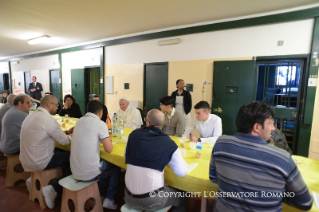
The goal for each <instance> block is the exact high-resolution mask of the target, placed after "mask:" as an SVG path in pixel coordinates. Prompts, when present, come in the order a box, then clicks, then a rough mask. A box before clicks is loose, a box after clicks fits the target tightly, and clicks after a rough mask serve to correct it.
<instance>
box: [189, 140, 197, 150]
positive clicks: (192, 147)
mask: <svg viewBox="0 0 319 212" xmlns="http://www.w3.org/2000/svg"><path fill="white" fill-rule="evenodd" d="M189 148H190V149H196V142H194V141H190V142H189Z"/></svg>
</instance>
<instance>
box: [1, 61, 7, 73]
mask: <svg viewBox="0 0 319 212" xmlns="http://www.w3.org/2000/svg"><path fill="white" fill-rule="evenodd" d="M3 73H9V63H8V62H4V63H0V74H3Z"/></svg>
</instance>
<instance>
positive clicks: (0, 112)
mask: <svg viewBox="0 0 319 212" xmlns="http://www.w3.org/2000/svg"><path fill="white" fill-rule="evenodd" d="M15 96H16V95H14V94H10V95H9V96H7V103H5V104H4V105H3V106H2V107H1V108H0V136H1V130H2V118H3V116H4V114H5V113H6V112H7V111H8V110H9V109H10V108H12V107H13V99H14V97H15Z"/></svg>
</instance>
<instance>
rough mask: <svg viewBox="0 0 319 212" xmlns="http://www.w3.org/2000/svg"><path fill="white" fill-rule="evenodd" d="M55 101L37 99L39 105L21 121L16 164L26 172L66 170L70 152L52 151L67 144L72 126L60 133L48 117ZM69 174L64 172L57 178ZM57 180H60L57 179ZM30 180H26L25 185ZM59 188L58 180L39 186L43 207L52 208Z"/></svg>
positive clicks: (53, 120)
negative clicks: (18, 159) (58, 144)
mask: <svg viewBox="0 0 319 212" xmlns="http://www.w3.org/2000/svg"><path fill="white" fill-rule="evenodd" d="M58 106H59V102H58V100H57V98H56V97H55V96H51V95H47V96H45V97H44V98H43V99H42V100H41V105H40V107H38V109H37V110H36V111H34V113H32V114H29V115H28V116H27V117H26V118H25V119H24V121H23V123H22V126H21V134H20V161H21V164H22V166H23V169H24V170H25V171H27V172H34V171H39V170H46V169H52V168H55V167H62V166H66V167H68V166H69V165H70V162H69V158H70V153H69V152H64V151H62V150H61V151H60V150H57V149H55V142H58V143H60V144H62V145H67V144H70V142H71V137H70V134H72V133H73V127H72V128H71V129H69V130H68V131H65V132H63V131H62V129H61V127H60V125H59V123H58V122H57V121H56V120H55V119H54V118H53V117H52V115H55V114H56V111H57V109H58ZM70 174H71V171H70V169H69V168H68V169H66V170H65V171H64V173H63V175H62V177H61V178H63V177H66V176H68V175H70ZM61 178H60V179H61ZM30 180H31V178H29V179H28V180H27V181H26V184H27V186H29V183H30V182H31V181H30ZM62 191H63V188H62V186H60V184H59V179H58V180H56V181H55V182H54V183H53V184H52V185H47V186H44V187H42V193H43V196H44V198H45V202H46V204H47V206H48V207H49V208H50V209H52V208H54V206H55V199H56V197H57V195H58V194H62Z"/></svg>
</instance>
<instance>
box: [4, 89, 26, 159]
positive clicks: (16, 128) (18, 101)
mask: <svg viewBox="0 0 319 212" xmlns="http://www.w3.org/2000/svg"><path fill="white" fill-rule="evenodd" d="M13 105H14V107H12V108H11V109H10V110H8V112H7V113H6V114H5V115H4V116H3V119H2V126H3V128H2V133H1V140H0V149H1V151H2V152H3V153H4V154H6V155H18V154H19V153H20V131H21V125H22V122H23V121H24V119H25V118H26V117H27V116H28V112H29V110H30V108H31V100H30V96H29V95H27V94H19V95H17V96H16V97H15V98H14V99H13Z"/></svg>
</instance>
